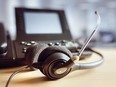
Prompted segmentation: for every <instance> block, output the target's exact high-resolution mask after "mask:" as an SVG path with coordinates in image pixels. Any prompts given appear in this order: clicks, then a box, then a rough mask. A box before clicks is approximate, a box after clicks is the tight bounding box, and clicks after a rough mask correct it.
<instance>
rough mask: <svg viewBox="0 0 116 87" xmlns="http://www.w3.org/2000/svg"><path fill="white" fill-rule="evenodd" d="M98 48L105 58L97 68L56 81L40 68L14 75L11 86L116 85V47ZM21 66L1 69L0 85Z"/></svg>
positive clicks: (74, 73)
mask: <svg viewBox="0 0 116 87" xmlns="http://www.w3.org/2000/svg"><path fill="white" fill-rule="evenodd" d="M96 50H98V51H99V52H101V53H102V54H103V55H104V58H105V62H104V63H103V65H101V66H99V67H97V68H94V69H89V70H77V71H75V72H72V73H70V74H68V75H67V76H66V77H64V78H62V79H59V80H55V81H50V80H47V79H46V77H45V76H44V75H43V74H42V73H41V72H40V71H39V70H37V71H24V72H21V73H19V74H17V75H16V76H14V78H13V79H12V81H11V83H10V85H9V87H116V49H111V48H110V49H96ZM93 56H94V55H93ZM93 56H92V57H93ZM20 68H21V67H15V68H10V69H1V70H0V87H5V84H6V81H7V80H8V78H9V76H10V75H11V74H12V73H13V72H14V71H16V70H17V69H20Z"/></svg>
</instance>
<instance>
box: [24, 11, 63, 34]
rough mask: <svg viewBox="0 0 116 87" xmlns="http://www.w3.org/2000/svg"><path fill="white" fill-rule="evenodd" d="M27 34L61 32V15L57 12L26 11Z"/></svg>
mask: <svg viewBox="0 0 116 87" xmlns="http://www.w3.org/2000/svg"><path fill="white" fill-rule="evenodd" d="M24 20H25V32H26V33H27V34H61V33H62V26H61V23H60V18H59V15H58V14H57V13H55V12H52V13H50V12H24Z"/></svg>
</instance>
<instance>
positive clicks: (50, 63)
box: [38, 46, 72, 79]
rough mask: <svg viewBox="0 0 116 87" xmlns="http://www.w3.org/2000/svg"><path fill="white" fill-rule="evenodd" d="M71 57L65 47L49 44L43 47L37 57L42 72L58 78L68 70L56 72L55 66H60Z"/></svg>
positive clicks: (49, 76) (51, 77)
mask: <svg viewBox="0 0 116 87" xmlns="http://www.w3.org/2000/svg"><path fill="white" fill-rule="evenodd" d="M71 57H72V54H71V52H70V51H69V50H68V49H67V48H66V47H59V46H51V47H47V48H46V49H44V50H43V51H42V52H41V53H40V55H39V58H38V66H39V68H40V70H41V72H42V73H43V74H45V75H46V76H47V77H48V78H50V79H59V78H62V77H64V76H66V75H67V74H68V73H69V72H70V70H69V69H68V70H66V71H65V72H63V73H56V72H55V70H56V69H57V67H59V66H62V65H63V64H64V63H65V62H66V61H68V60H69V59H70V58H71Z"/></svg>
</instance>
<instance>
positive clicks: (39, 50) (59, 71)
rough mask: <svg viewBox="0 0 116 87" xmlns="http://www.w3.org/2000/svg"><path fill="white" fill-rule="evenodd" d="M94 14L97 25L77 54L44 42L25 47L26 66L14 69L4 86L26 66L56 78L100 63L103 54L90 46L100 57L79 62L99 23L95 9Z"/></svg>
mask: <svg viewBox="0 0 116 87" xmlns="http://www.w3.org/2000/svg"><path fill="white" fill-rule="evenodd" d="M95 14H96V15H97V17H98V20H97V25H96V27H95V29H94V30H93V32H92V34H91V35H90V37H89V38H88V39H87V40H86V41H85V43H84V45H83V46H82V47H81V49H80V51H79V53H78V55H72V53H71V51H70V50H69V49H67V48H66V47H64V46H48V45H46V44H36V45H33V46H31V47H29V48H28V49H27V51H26V54H25V58H26V61H27V66H26V67H24V68H21V69H20V70H17V71H15V72H14V73H13V74H12V75H11V76H10V77H9V79H8V81H7V84H6V87H8V85H9V82H10V80H11V78H12V77H13V76H14V75H16V74H17V73H19V72H21V71H23V70H25V69H27V68H32V69H40V71H41V72H42V73H43V74H44V75H46V76H47V77H48V78H49V79H52V80H56V79H60V78H62V77H64V76H66V75H67V74H69V73H70V72H72V71H75V70H80V69H91V68H95V67H97V66H99V65H101V64H102V63H103V61H104V58H103V55H102V54H100V53H99V52H96V51H94V50H92V49H91V48H88V49H89V50H90V51H92V52H93V53H96V54H98V55H99V56H100V57H101V59H99V60H97V61H94V62H89V63H79V60H80V57H81V55H82V53H83V51H84V50H85V49H86V47H87V45H88V43H89V42H90V40H91V39H92V37H93V36H94V34H95V33H96V31H97V29H98V26H99V25H100V21H101V18H100V16H99V14H98V12H97V11H95Z"/></svg>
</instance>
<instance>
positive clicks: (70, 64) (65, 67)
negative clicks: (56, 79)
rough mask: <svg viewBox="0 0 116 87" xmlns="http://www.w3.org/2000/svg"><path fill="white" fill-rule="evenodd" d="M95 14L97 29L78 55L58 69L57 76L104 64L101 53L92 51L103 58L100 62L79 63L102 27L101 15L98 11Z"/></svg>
mask: <svg viewBox="0 0 116 87" xmlns="http://www.w3.org/2000/svg"><path fill="white" fill-rule="evenodd" d="M95 14H96V15H97V24H96V27H95V29H94V30H93V32H92V33H91V35H90V36H89V38H88V39H87V40H86V41H85V43H84V44H83V46H82V47H81V49H80V51H79V53H78V55H75V56H72V57H71V58H70V59H69V60H68V61H67V62H66V63H65V64H63V65H62V66H59V67H57V69H55V73H56V74H62V73H64V72H66V71H67V70H69V69H71V71H74V70H77V69H90V68H94V67H97V66H98V65H100V64H102V62H103V56H102V55H101V54H100V53H98V52H95V51H93V50H92V51H93V52H95V53H96V54H98V55H99V56H101V59H100V60H98V61H95V62H91V63H78V61H79V59H80V57H81V55H82V53H83V51H84V50H85V48H86V47H87V45H88V43H89V42H90V40H91V39H92V37H93V36H94V34H95V33H96V31H97V30H98V27H99V25H100V22H101V18H100V16H99V13H98V12H97V11H95Z"/></svg>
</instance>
